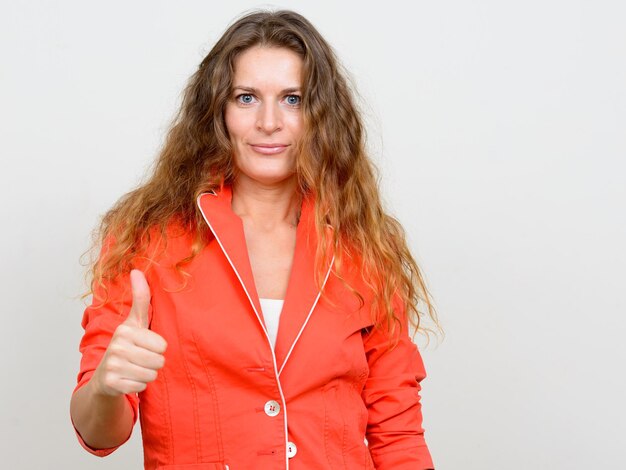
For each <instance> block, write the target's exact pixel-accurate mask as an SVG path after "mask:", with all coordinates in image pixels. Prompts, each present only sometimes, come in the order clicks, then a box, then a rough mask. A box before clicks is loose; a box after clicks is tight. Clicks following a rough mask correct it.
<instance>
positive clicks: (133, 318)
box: [128, 269, 151, 328]
mask: <svg viewBox="0 0 626 470" xmlns="http://www.w3.org/2000/svg"><path fill="white" fill-rule="evenodd" d="M130 285H131V289H132V294H133V305H132V307H131V309H130V313H129V314H128V321H129V322H132V323H133V324H135V326H139V327H141V328H148V323H149V321H148V308H149V307H150V297H151V295H150V286H149V285H148V281H146V276H145V275H144V273H143V272H141V271H139V270H138V269H133V270H131V272H130Z"/></svg>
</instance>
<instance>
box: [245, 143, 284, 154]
mask: <svg viewBox="0 0 626 470" xmlns="http://www.w3.org/2000/svg"><path fill="white" fill-rule="evenodd" d="M250 147H252V150H254V151H255V152H257V153H261V154H263V155H274V154H277V153H281V152H283V151H284V150H285V149H286V148H287V147H289V145H285V144H250Z"/></svg>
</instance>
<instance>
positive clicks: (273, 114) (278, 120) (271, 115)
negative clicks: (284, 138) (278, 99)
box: [256, 103, 282, 134]
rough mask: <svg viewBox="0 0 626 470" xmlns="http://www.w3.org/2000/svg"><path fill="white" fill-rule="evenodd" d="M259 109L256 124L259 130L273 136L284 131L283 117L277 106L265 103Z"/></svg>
mask: <svg viewBox="0 0 626 470" xmlns="http://www.w3.org/2000/svg"><path fill="white" fill-rule="evenodd" d="M258 109H259V111H258V116H257V123H256V126H257V129H258V130H260V131H262V132H265V133H266V134H272V133H274V132H276V131H278V130H280V129H282V116H281V112H280V108H279V107H278V105H277V104H274V103H263V104H262V105H261V106H259V108H258Z"/></svg>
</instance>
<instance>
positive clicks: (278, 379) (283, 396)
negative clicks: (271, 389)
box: [196, 192, 289, 470]
mask: <svg viewBox="0 0 626 470" xmlns="http://www.w3.org/2000/svg"><path fill="white" fill-rule="evenodd" d="M204 194H213V195H214V196H216V194H215V193H214V192H212V193H202V194H200V195H199V196H198V198H197V199H196V204H197V205H198V208H199V209H200V213H201V214H202V217H203V218H204V221H205V222H206V223H207V225H208V226H209V228H210V229H211V232H213V236H215V239H216V240H217V243H218V244H219V246H220V248H221V249H222V252H223V253H224V256H226V259H227V260H228V262H229V263H230V265H231V267H232V268H233V271H235V275H236V276H237V279H239V282H240V283H241V287H243V290H244V292H245V293H246V296H247V297H248V300H249V301H250V305H252V310H254V314H255V315H256V318H257V320H258V321H259V323H260V324H261V328H263V333H265V339H267V343H268V344H269V347H270V351H271V352H272V362H273V363H274V374H275V375H276V383H277V384H278V393H279V394H280V400H281V402H282V406H283V416H284V419H283V420H284V427H285V465H286V466H285V469H286V470H289V457H288V456H287V448H288V446H289V435H288V430H287V400H285V395H283V388H282V386H281V385H280V373H279V372H278V366H277V364H276V354H275V353H274V348H273V347H272V341H271V340H270V337H269V335H268V334H267V330H266V329H265V325H264V324H263V321H262V320H261V316H260V315H259V312H257V310H256V307H255V306H254V302H253V301H252V297H250V294H249V293H248V289H246V285H245V284H244V283H243V280H242V279H241V276H240V275H239V272H238V271H237V269H236V268H235V265H234V264H233V262H232V261H231V259H230V256H228V253H227V252H226V250H225V249H224V245H222V242H221V241H220V239H219V237H218V236H217V233H215V230H213V227H212V226H211V224H210V223H209V220H208V219H207V218H206V215H204V211H203V210H202V206H201V205H200V198H201V197H202V196H203V195H204Z"/></svg>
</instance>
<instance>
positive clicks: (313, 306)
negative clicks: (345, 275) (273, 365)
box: [278, 255, 335, 377]
mask: <svg viewBox="0 0 626 470" xmlns="http://www.w3.org/2000/svg"><path fill="white" fill-rule="evenodd" d="M334 262H335V255H333V259H332V260H330V266H329V267H328V272H326V277H325V278H324V282H323V283H322V288H321V289H320V291H319V292H318V293H317V297H315V301H314V302H313V305H312V306H311V310H309V314H308V315H307V316H306V320H304V323H303V324H302V328H300V331H299V332H298V335H297V336H296V339H294V340H293V343H291V348H289V352H288V353H287V355H286V356H285V360H284V361H283V365H282V366H281V367H280V370H279V371H278V377H280V374H281V373H282V372H283V369H284V368H285V365H286V364H287V360H288V359H289V356H291V353H292V351H293V348H295V347H296V343H297V342H298V340H299V339H300V336H301V335H302V332H303V331H304V328H305V327H306V325H307V323H309V319H310V318H311V315H312V314H313V309H314V308H315V306H316V305H317V301H318V300H319V299H320V296H321V295H322V290H324V286H325V285H326V281H328V276H329V275H330V271H331V269H332V267H333V263H334Z"/></svg>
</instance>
